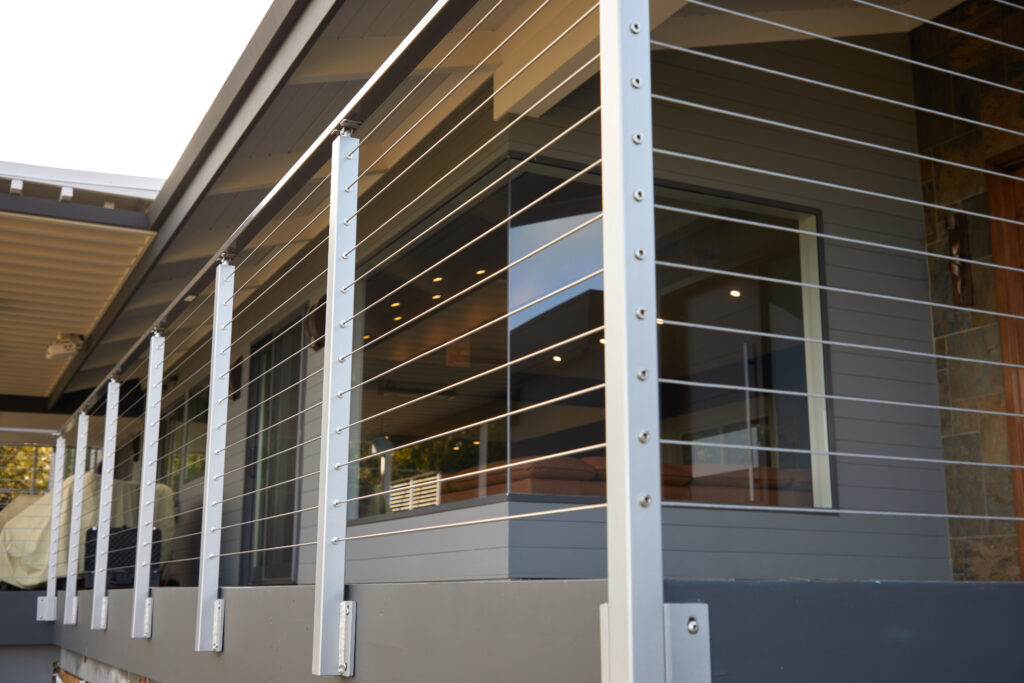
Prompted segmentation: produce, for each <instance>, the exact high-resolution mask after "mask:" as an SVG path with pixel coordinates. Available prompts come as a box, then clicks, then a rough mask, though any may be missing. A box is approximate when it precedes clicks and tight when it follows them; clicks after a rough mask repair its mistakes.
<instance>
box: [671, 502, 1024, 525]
mask: <svg viewBox="0 0 1024 683" xmlns="http://www.w3.org/2000/svg"><path fill="white" fill-rule="evenodd" d="M661 504H662V506H663V507H674V508H707V509H712V510H737V511H747V512H800V513H810V514H819V515H833V516H834V515H872V516H876V517H921V518H932V519H977V520H989V521H992V522H1024V517H1008V516H1003V515H957V514H951V513H948V512H901V511H897V510H855V509H850V508H812V507H806V508H802V507H789V506H784V505H737V504H733V503H703V502H701V503H698V502H691V501H683V500H663V501H662V502H661Z"/></svg>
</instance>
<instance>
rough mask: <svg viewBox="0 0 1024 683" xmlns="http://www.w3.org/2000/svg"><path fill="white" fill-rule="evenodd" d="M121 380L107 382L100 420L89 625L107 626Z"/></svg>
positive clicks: (102, 628)
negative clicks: (97, 505)
mask: <svg viewBox="0 0 1024 683" xmlns="http://www.w3.org/2000/svg"><path fill="white" fill-rule="evenodd" d="M120 402H121V384H120V383H119V382H117V381H115V380H110V381H109V382H107V414H106V417H105V418H104V420H103V461H102V463H101V465H100V467H101V468H102V470H101V471H102V474H101V475H100V502H99V521H97V523H96V558H95V561H94V564H93V566H94V568H95V569H94V573H93V582H92V627H91V628H92V629H93V630H96V631H103V630H106V628H107V615H108V614H109V611H108V609H107V560H108V559H109V551H110V506H111V501H112V499H113V494H114V461H115V458H116V457H117V413H118V411H119V410H120Z"/></svg>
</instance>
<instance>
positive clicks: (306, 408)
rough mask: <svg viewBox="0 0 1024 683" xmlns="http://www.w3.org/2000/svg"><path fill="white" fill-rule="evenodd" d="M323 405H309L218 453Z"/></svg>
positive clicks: (219, 451) (225, 447)
mask: <svg viewBox="0 0 1024 683" xmlns="http://www.w3.org/2000/svg"><path fill="white" fill-rule="evenodd" d="M322 404H323V401H317V402H316V403H314V404H312V405H309V406H306V407H305V408H303V409H301V410H299V412H297V413H293V414H292V415H289V416H288V417H286V418H283V419H281V420H278V421H277V422H275V423H273V424H270V425H267V426H266V427H264V428H262V429H260V430H258V431H255V432H253V433H252V434H247V435H246V436H245V437H244V438H242V439H239V440H238V441H233V442H232V443H229V444H228V445H226V446H224V448H221V449H220V450H218V451H217V454H220V453H223V452H224V451H226V450H227V449H229V448H232V447H234V446H237V445H238V444H241V443H245V442H246V441H248V440H249V439H251V438H252V437H254V436H259V435H260V434H262V433H263V432H265V431H267V430H269V429H273V428H274V427H279V426H280V425H282V424H284V423H285V422H287V421H288V420H294V419H295V418H297V417H298V416H299V415H302V414H303V413H308V412H309V411H310V410H313V409H314V408H319V407H320V406H321V405H322Z"/></svg>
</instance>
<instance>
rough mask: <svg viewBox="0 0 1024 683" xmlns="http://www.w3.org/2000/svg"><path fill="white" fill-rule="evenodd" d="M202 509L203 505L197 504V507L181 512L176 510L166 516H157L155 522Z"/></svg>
mask: <svg viewBox="0 0 1024 683" xmlns="http://www.w3.org/2000/svg"><path fill="white" fill-rule="evenodd" d="M200 483H201V482H200ZM202 509H203V506H202V505H197V506H195V507H191V508H189V509H188V510H182V511H181V512H175V513H173V514H170V515H167V516H165V517H156V518H155V519H154V520H153V524H156V523H157V522H162V521H164V520H165V519H174V518H175V517H178V516H180V515H189V514H192V513H193V512H199V511H200V510H202Z"/></svg>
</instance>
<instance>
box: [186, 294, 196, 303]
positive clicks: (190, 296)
mask: <svg viewBox="0 0 1024 683" xmlns="http://www.w3.org/2000/svg"><path fill="white" fill-rule="evenodd" d="M195 300H196V295H195V294H186V295H185V303H191V302H193V301H195Z"/></svg>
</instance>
